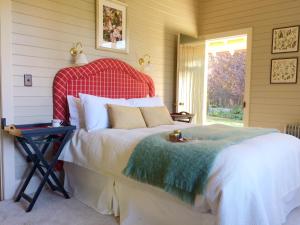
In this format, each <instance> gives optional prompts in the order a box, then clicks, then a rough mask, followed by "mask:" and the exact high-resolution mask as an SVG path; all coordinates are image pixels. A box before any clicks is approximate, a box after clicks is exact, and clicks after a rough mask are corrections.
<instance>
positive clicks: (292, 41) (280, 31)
mask: <svg viewBox="0 0 300 225" xmlns="http://www.w3.org/2000/svg"><path fill="white" fill-rule="evenodd" d="M298 50H299V26H292V27H282V28H275V29H273V36H272V53H273V54H276V53H288V52H298Z"/></svg>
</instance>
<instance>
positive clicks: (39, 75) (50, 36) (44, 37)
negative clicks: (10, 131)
mask: <svg viewBox="0 0 300 225" xmlns="http://www.w3.org/2000/svg"><path fill="white" fill-rule="evenodd" d="M124 2H125V3H127V4H128V18H127V19H128V31H129V54H117V53H111V52H108V51H100V50H95V0H13V1H12V3H13V4H12V17H13V19H12V20H13V21H12V23H13V25H12V29H13V41H12V49H13V78H14V79H13V85H14V88H13V90H14V111H15V117H14V118H15V123H16V124H18V123H31V122H43V121H49V120H50V119H51V118H52V81H53V77H54V75H55V74H56V72H57V71H58V70H59V69H61V68H63V67H66V66H69V65H70V63H71V57H70V54H69V49H70V48H71V47H72V43H73V42H75V41H82V43H83V45H84V51H85V53H86V54H87V56H88V59H89V60H90V61H92V60H94V59H97V58H101V57H115V58H119V59H122V60H124V61H126V62H128V63H129V64H131V65H133V66H135V67H137V68H138V64H137V60H138V58H139V57H141V56H142V55H144V54H146V53H147V54H149V55H151V64H152V66H151V68H150V70H149V71H147V72H148V73H149V74H150V75H151V77H152V78H153V79H154V82H155V85H156V90H157V95H160V96H162V97H163V98H164V101H165V103H166V104H167V105H168V107H169V108H171V107H172V103H173V101H174V92H175V90H174V87H175V85H174V84H175V80H174V79H175V71H176V70H175V62H176V41H177V39H176V38H177V36H176V34H177V33H179V32H183V33H187V34H190V35H197V22H198V20H197V16H196V15H197V7H196V5H195V2H196V1H194V0H179V1H174V0H164V1H157V0H126V1H124ZM24 73H31V74H32V75H33V87H24V86H23V74H24Z"/></svg>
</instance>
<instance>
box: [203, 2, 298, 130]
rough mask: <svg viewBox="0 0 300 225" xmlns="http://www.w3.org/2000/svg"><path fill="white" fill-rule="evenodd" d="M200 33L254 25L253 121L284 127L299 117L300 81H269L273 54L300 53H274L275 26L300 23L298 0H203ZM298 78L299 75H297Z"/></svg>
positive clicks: (251, 107) (259, 123) (264, 125)
mask: <svg viewBox="0 0 300 225" xmlns="http://www.w3.org/2000/svg"><path fill="white" fill-rule="evenodd" d="M200 4H201V8H200V9H199V35H205V34H213V33H218V32H224V31H230V30H235V29H241V28H248V27H252V28H253V45H252V46H253V48H252V68H251V69H252V75H251V76H252V78H251V91H250V99H251V105H250V125H251V126H263V127H276V128H279V129H282V128H283V127H284V125H285V124H286V123H288V122H295V121H300V81H298V84H297V85H270V84H269V82H270V61H271V58H279V57H292V56H298V57H299V53H288V54H286V53H285V54H276V55H272V54H271V43H272V42H271V40H272V29H273V28H276V27H285V26H290V25H300V14H299V12H300V1H298V0H263V1H262V0H209V1H206V0H205V1H201V3H200ZM298 80H299V79H298Z"/></svg>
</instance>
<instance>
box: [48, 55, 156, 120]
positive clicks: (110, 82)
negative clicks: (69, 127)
mask: <svg viewBox="0 0 300 225" xmlns="http://www.w3.org/2000/svg"><path fill="white" fill-rule="evenodd" d="M79 93H85V94H91V95H96V96H102V97H108V98H143V97H147V96H150V97H152V96H154V95H155V89H154V83H153V80H152V79H151V78H150V77H149V76H148V75H146V74H143V73H141V72H140V71H138V70H136V69H134V68H133V67H132V66H130V65H128V64H127V63H125V62H123V61H120V60H117V59H111V58H105V59H98V60H95V61H93V62H91V63H89V64H86V65H84V66H79V67H69V68H64V69H61V70H60V71H58V73H57V74H56V75H55V78H54V81H53V118H55V119H61V120H63V121H64V122H68V119H69V110H68V103H67V95H73V96H75V97H78V94H79Z"/></svg>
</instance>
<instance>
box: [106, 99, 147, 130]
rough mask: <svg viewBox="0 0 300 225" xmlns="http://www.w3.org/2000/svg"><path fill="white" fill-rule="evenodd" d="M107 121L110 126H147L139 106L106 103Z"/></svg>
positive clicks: (125, 127) (130, 127)
mask: <svg viewBox="0 0 300 225" xmlns="http://www.w3.org/2000/svg"><path fill="white" fill-rule="evenodd" d="M107 107H108V115H109V121H110V125H111V127H112V128H116V129H134V128H143V127H147V126H146V123H145V121H144V118H143V116H142V113H141V111H140V109H139V108H136V107H128V106H121V105H112V104H108V105H107Z"/></svg>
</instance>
